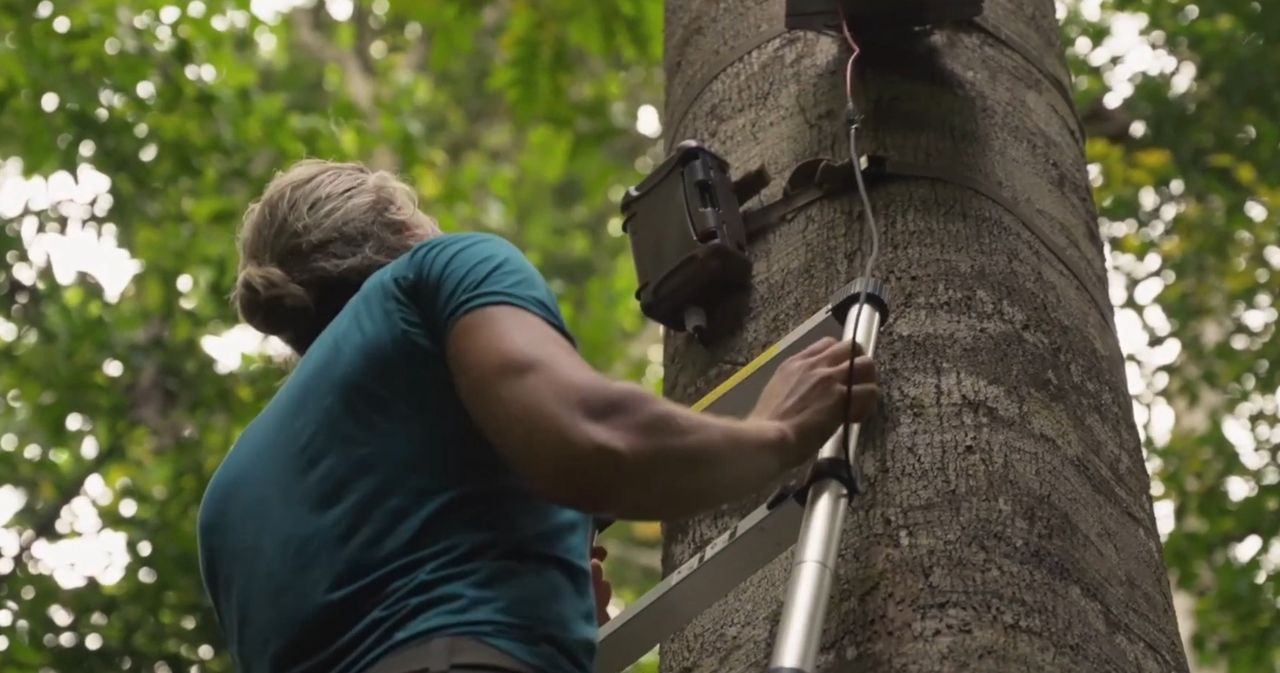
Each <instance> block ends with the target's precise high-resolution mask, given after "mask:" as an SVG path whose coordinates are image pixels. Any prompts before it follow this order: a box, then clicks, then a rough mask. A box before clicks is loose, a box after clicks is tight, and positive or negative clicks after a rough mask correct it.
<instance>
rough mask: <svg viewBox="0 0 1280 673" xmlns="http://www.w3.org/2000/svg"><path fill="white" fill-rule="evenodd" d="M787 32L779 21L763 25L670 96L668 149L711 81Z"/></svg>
mask: <svg viewBox="0 0 1280 673" xmlns="http://www.w3.org/2000/svg"><path fill="white" fill-rule="evenodd" d="M787 32H789V31H788V30H787V28H786V26H785V25H783V24H782V23H781V22H778V23H776V24H770V25H767V26H765V27H764V28H763V29H761V30H760V31H759V32H757V33H756V34H754V35H752V36H750V37H748V38H746V39H745V40H743V41H742V42H740V43H738V45H737V46H736V48H734V49H732V50H730V51H729V52H728V53H726V54H725V55H724V56H721V57H720V58H719V59H716V61H715V62H714V63H713V64H712V65H711V67H710V68H708V69H707V71H706V73H705V74H703V76H702V77H699V78H698V79H696V80H694V81H693V83H691V84H690V85H689V86H686V87H684V88H683V89H682V90H681V91H680V93H679V94H677V95H675V96H672V97H671V103H670V104H669V105H668V106H667V108H668V113H669V114H668V118H669V119H671V124H670V125H668V126H667V138H668V141H667V143H668V149H670V147H671V146H672V143H674V142H676V141H675V140H674V139H675V138H676V137H677V135H676V131H678V130H679V129H680V125H681V124H683V123H684V118H685V117H686V116H687V115H688V114H689V110H690V109H691V108H692V107H693V104H694V103H696V102H697V101H698V98H699V97H701V96H702V92H704V91H706V90H707V87H709V86H711V83H712V82H714V81H715V80H716V78H717V77H719V76H720V73H722V72H724V71H725V70H726V69H728V68H729V66H731V65H733V64H734V63H737V62H738V60H740V59H741V58H742V57H744V56H746V55H747V54H750V53H751V52H753V51H755V50H756V49H758V48H759V47H761V46H764V45H765V44H766V43H768V42H771V41H772V40H773V39H774V38H776V37H781V36H782V35H783V34H784V33H787Z"/></svg>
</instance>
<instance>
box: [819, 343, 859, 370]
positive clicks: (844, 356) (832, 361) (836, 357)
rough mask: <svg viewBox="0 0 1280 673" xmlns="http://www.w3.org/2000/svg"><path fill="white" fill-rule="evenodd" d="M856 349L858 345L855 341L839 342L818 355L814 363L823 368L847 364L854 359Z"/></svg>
mask: <svg viewBox="0 0 1280 673" xmlns="http://www.w3.org/2000/svg"><path fill="white" fill-rule="evenodd" d="M856 347H857V343H855V342H853V341H837V342H835V343H833V344H831V345H830V346H828V347H827V348H825V349H823V350H822V352H821V353H818V355H817V356H816V357H815V358H814V361H815V362H817V363H819V364H820V365H823V366H826V365H838V364H842V363H846V362H848V361H849V359H850V358H852V357H853V352H854V348H856Z"/></svg>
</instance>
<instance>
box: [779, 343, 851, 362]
mask: <svg viewBox="0 0 1280 673" xmlns="http://www.w3.org/2000/svg"><path fill="white" fill-rule="evenodd" d="M839 344H840V341H839V340H838V339H835V338H834V337H822V338H821V339H818V340H817V341H815V342H813V343H811V344H809V345H808V346H805V348H804V350H802V351H800V352H799V353H796V354H795V355H793V356H791V359H792V360H797V361H798V360H809V359H812V358H815V357H818V356H819V355H821V354H822V353H823V352H825V351H826V350H827V349H829V348H831V347H832V346H836V345H839Z"/></svg>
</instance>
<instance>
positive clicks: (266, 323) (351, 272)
mask: <svg viewBox="0 0 1280 673" xmlns="http://www.w3.org/2000/svg"><path fill="white" fill-rule="evenodd" d="M429 221H430V220H429V218H426V217H425V216H423V215H421V213H419V212H418V200H417V196H416V195H415V194H414V192H413V190H412V189H410V188H409V187H408V186H407V185H405V184H404V183H403V182H401V181H400V180H398V179H396V177H395V176H393V175H391V174H390V173H386V172H383V171H372V170H370V169H368V168H366V167H365V166H362V165H360V164H355V163H337V162H330V161H321V160H317V159H307V160H303V161H300V162H298V163H296V164H294V165H293V166H291V167H290V168H289V169H288V170H286V171H284V172H283V173H280V174H278V175H276V177H275V178H274V179H272V180H271V182H270V183H269V184H268V185H267V187H266V189H265V190H264V191H263V193H262V196H261V198H259V199H258V200H257V201H255V202H254V203H252V204H251V205H250V206H249V208H248V210H247V211H246V212H245V214H244V221H243V223H242V225H241V229H240V235H239V251H240V268H239V278H238V279H237V280H236V287H235V291H234V292H233V295H232V300H233V301H234V303H235V305H236V307H237V309H238V311H239V314H240V317H241V319H243V320H244V321H245V322H247V323H249V324H250V325H251V326H253V327H254V328H255V329H257V330H258V331H260V332H263V333H265V334H272V335H275V336H278V337H280V338H281V339H282V340H283V341H284V342H285V343H287V344H289V346H290V347H291V348H293V350H295V351H297V352H298V353H299V354H301V353H304V352H306V350H307V348H308V347H310V345H311V343H312V342H313V341H315V339H316V337H317V336H319V335H320V332H321V331H323V330H324V328H325V327H326V326H328V324H329V322H330V321H331V320H333V318H334V317H335V316H336V315H337V314H338V312H339V311H341V310H342V307H343V306H345V305H346V303H347V301H348V300H349V299H350V298H351V297H352V296H353V295H354V294H355V293H356V291H357V290H359V289H360V286H361V285H363V284H364V281H365V280H366V279H368V277H369V276H370V275H372V274H373V273H374V272H375V271H377V270H378V269H380V268H382V267H383V266H385V265H386V264H388V263H389V262H391V261H392V260H394V259H396V258H397V257H399V256H400V255H402V254H404V253H405V252H406V251H407V250H408V249H409V248H410V247H412V245H413V244H414V243H415V242H416V241H417V240H421V239H422V238H423V237H424V236H423V235H424V234H427V233H428V231H427V229H428V228H427V227H426V226H425V223H426V222H429Z"/></svg>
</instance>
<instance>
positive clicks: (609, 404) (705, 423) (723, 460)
mask: <svg viewBox="0 0 1280 673" xmlns="http://www.w3.org/2000/svg"><path fill="white" fill-rule="evenodd" d="M591 406H592V413H591V421H592V424H593V425H594V426H595V427H596V428H598V429H599V430H598V431H599V432H602V433H604V437H603V439H602V442H601V443H602V445H604V446H607V447H609V449H608V450H609V451H610V452H611V453H613V454H614V457H615V459H614V460H610V461H605V462H603V463H602V465H601V468H600V469H601V470H602V471H604V472H605V474H596V475H593V477H594V478H595V479H597V480H598V483H599V484H600V485H601V486H602V487H603V488H602V496H601V502H600V505H601V507H603V508H605V509H606V510H607V511H605V512H602V513H605V514H609V515H612V516H615V517H618V518H621V519H633V520H636V519H638V520H673V519H681V518H685V517H687V516H692V515H694V514H696V513H698V512H701V511H703V510H706V509H709V508H711V507H715V506H717V505H720V504H723V503H726V502H731V501H734V500H737V499H739V498H743V497H746V496H749V495H751V494H753V493H756V492H758V491H759V490H760V489H762V488H764V487H765V486H766V485H767V484H768V483H769V481H770V480H772V479H773V478H774V477H776V476H777V475H778V474H779V472H780V471H781V470H782V469H783V467H785V466H783V465H781V464H780V456H782V455H783V452H782V451H780V450H779V448H780V446H781V445H782V444H783V443H785V442H787V441H788V437H787V435H786V433H785V430H784V429H783V427H782V426H781V425H779V424H776V423H772V422H767V421H756V420H739V419H735V418H727V417H722V416H715V415H712V414H707V413H699V412H695V411H693V410H691V409H689V408H688V407H685V406H683V405H680V404H676V403H674V402H671V401H669V400H665V399H662V398H661V397H658V396H655V395H653V394H651V393H649V392H647V391H645V390H644V389H642V388H640V387H639V386H636V385H634V384H629V383H617V384H615V385H613V386H611V387H610V389H609V390H608V391H606V392H605V393H604V394H603V395H601V396H600V397H599V398H597V399H596V400H593V401H592V403H591Z"/></svg>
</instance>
